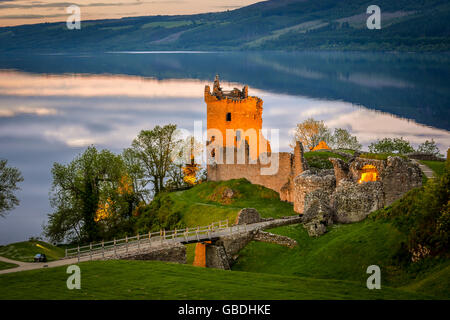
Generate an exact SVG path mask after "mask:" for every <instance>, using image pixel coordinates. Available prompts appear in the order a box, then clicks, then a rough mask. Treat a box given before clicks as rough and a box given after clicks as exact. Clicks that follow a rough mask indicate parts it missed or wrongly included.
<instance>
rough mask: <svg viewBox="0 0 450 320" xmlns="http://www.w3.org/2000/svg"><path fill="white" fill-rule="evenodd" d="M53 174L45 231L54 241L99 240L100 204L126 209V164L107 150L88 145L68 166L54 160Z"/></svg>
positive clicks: (113, 211) (127, 207) (123, 210)
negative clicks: (51, 210)
mask: <svg viewBox="0 0 450 320" xmlns="http://www.w3.org/2000/svg"><path fill="white" fill-rule="evenodd" d="M52 175H53V185H52V190H51V196H50V203H51V205H52V207H53V208H54V209H55V211H54V212H53V213H51V214H49V222H48V224H47V226H45V228H44V233H45V235H46V236H48V237H49V238H51V239H52V240H54V241H62V240H64V239H65V238H69V239H74V238H76V239H78V240H79V241H82V240H85V241H94V240H98V239H99V237H100V234H99V224H98V223H97V222H98V220H97V221H96V215H97V210H98V209H99V208H101V207H102V206H103V207H105V206H106V207H108V212H111V213H116V212H129V210H128V209H129V204H128V202H127V201H126V199H125V197H124V195H123V192H122V190H123V189H124V188H125V187H124V177H125V178H126V177H127V172H126V167H125V164H124V162H123V160H122V158H121V157H120V156H117V155H114V154H113V153H111V152H110V151H108V150H102V151H100V152H99V151H97V149H96V148H95V147H93V146H90V147H88V148H87V149H86V151H85V152H84V153H83V154H81V155H79V156H78V157H76V158H75V159H74V160H73V161H72V162H70V163H69V164H68V165H63V164H59V163H54V165H53V168H52ZM112 216H113V214H112ZM114 218H115V217H114V216H113V217H112V220H113V221H114Z"/></svg>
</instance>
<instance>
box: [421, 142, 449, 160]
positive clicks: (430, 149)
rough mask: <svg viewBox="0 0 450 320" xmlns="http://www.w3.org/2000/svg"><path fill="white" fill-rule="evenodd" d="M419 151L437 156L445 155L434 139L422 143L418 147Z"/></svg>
mask: <svg viewBox="0 0 450 320" xmlns="http://www.w3.org/2000/svg"><path fill="white" fill-rule="evenodd" d="M417 151H418V152H422V153H429V154H432V155H434V156H436V157H443V155H442V154H441V153H440V152H439V148H438V147H437V145H436V142H434V140H433V139H431V141H428V140H426V141H425V142H424V143H422V144H420V145H419V147H418V148H417Z"/></svg>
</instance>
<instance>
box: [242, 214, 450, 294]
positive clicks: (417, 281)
mask: <svg viewBox="0 0 450 320" xmlns="http://www.w3.org/2000/svg"><path fill="white" fill-rule="evenodd" d="M270 231H271V232H274V233H277V234H281V235H286V236H289V237H291V238H293V239H295V240H297V242H298V243H299V245H298V247H296V248H294V249H288V248H285V247H281V246H278V245H274V244H266V243H261V242H252V243H250V244H249V245H248V246H247V247H246V248H245V249H244V250H242V251H241V253H240V256H239V260H238V263H237V264H235V265H234V266H233V270H235V271H247V272H258V273H270V274H281V275H289V276H299V277H308V278H316V279H317V278H319V279H335V280H349V281H355V282H356V283H359V284H360V285H361V286H364V285H365V283H366V280H367V277H368V275H367V274H366V269H367V267H368V266H370V265H378V266H379V267H380V268H381V283H382V288H383V287H384V286H391V287H401V288H403V289H405V290H410V291H412V292H413V291H414V292H421V293H424V294H428V295H430V296H435V297H437V298H440V299H450V261H449V260H448V259H447V260H445V259H438V260H427V261H424V262H422V263H419V264H416V265H412V266H409V267H402V266H400V265H399V263H398V261H397V259H398V258H397V255H398V254H399V252H400V249H401V243H402V242H403V241H405V239H406V237H405V236H404V235H403V234H402V233H400V232H399V231H398V230H397V229H396V228H394V227H393V226H392V225H391V224H390V223H387V222H381V221H373V220H366V221H363V222H360V223H356V224H349V225H336V226H334V227H332V228H331V230H330V231H329V233H327V234H325V235H323V236H321V237H319V238H311V237H309V236H308V234H307V232H306V231H305V230H304V228H303V227H302V226H301V225H296V226H286V227H280V228H276V229H273V230H270Z"/></svg>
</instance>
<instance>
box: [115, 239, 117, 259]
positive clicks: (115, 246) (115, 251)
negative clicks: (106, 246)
mask: <svg viewBox="0 0 450 320" xmlns="http://www.w3.org/2000/svg"><path fill="white" fill-rule="evenodd" d="M114 257H115V258H117V251H116V238H114Z"/></svg>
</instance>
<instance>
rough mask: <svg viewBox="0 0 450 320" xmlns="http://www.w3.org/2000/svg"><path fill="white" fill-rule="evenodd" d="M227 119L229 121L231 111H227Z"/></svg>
mask: <svg viewBox="0 0 450 320" xmlns="http://www.w3.org/2000/svg"><path fill="white" fill-rule="evenodd" d="M227 121H231V112H228V113H227Z"/></svg>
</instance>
